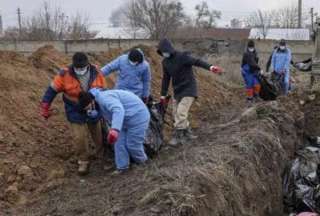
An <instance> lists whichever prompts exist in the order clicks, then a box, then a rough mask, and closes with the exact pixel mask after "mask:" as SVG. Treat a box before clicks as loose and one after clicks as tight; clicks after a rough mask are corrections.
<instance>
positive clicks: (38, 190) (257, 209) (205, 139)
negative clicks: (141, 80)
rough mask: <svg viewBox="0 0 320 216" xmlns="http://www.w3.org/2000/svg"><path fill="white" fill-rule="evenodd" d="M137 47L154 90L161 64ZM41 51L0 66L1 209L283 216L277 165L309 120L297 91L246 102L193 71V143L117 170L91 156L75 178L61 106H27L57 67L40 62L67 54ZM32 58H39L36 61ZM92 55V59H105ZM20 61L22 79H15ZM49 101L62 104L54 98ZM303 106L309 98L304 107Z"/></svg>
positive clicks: (297, 144)
mask: <svg viewBox="0 0 320 216" xmlns="http://www.w3.org/2000/svg"><path fill="white" fill-rule="evenodd" d="M50 49H51V48H50ZM145 49H146V50H145V53H146V56H147V58H149V59H150V61H151V62H152V64H153V67H154V70H153V72H154V74H153V77H154V80H153V87H154V88H153V90H154V93H156V92H157V91H158V90H159V89H158V88H159V87H160V79H161V73H159V72H160V61H159V58H158V57H157V56H156V54H155V50H152V49H148V48H145ZM43 51H46V50H43ZM52 52H54V51H53V50H51V51H50V52H49V53H52ZM115 52H119V51H115ZM44 53H45V54H42V55H39V56H38V57H37V58H36V59H32V58H31V60H32V62H34V64H35V65H34V66H29V64H30V59H28V60H27V59H25V58H23V57H22V56H16V57H14V58H15V60H14V61H13V62H12V64H11V63H10V62H7V65H0V66H1V67H3V70H4V69H6V68H11V69H10V70H9V71H8V73H2V74H1V75H2V77H1V78H6V81H5V82H1V86H4V84H6V85H8V87H6V88H3V91H2V93H0V98H1V99H2V100H5V101H6V106H2V107H1V108H2V109H0V111H1V112H0V118H2V119H4V121H1V122H2V123H3V124H1V123H0V127H1V129H2V131H1V133H0V147H1V148H2V149H3V151H2V154H3V156H4V157H3V158H4V160H3V159H0V164H1V165H2V166H1V167H0V168H1V169H0V174H1V173H2V175H0V180H1V181H0V189H1V191H4V193H3V194H1V195H0V215H1V216H2V215H10V216H11V215H19V216H20V215H22V216H23V215H35V216H36V215H39V216H40V215H50V216H58V215H67V216H68V215H70V216H73V215H95V216H96V215H97V216H100V215H123V216H124V215H133V216H141V215H148V216H149V215H151V216H152V215H168V216H169V215H181V216H189V215H190V216H191V215H199V216H207V215H213V216H216V215H217V216H219V215H221V216H222V215H223V216H229V215H230V216H231V215H237V216H238V215H240V216H242V215H243V216H251V215H252V216H260V215H261V216H264V215H266V216H267V215H270V216H271V215H272V216H274V215H282V213H283V206H282V192H281V181H282V178H281V177H282V176H281V175H282V170H283V169H284V167H285V166H286V164H287V162H288V161H289V160H290V159H292V158H293V157H294V152H295V150H296V149H297V148H299V147H300V146H301V145H302V143H303V142H302V137H303V134H304V123H305V122H308V120H305V119H304V113H303V112H302V111H301V107H299V95H297V94H294V95H291V96H290V97H289V98H280V99H279V101H276V102H260V103H259V104H258V105H256V106H254V107H252V108H250V109H247V108H246V106H245V104H244V101H243V95H242V93H240V91H239V89H238V88H233V87H230V86H228V85H225V84H223V83H221V82H220V81H219V80H216V79H212V77H211V76H208V75H203V74H202V73H199V74H197V76H198V79H199V81H200V82H201V83H202V85H201V86H200V95H201V96H200V98H199V100H198V101H197V102H196V103H195V106H194V107H193V110H192V119H193V121H192V123H193V126H195V127H196V131H195V132H196V133H197V134H198V135H199V138H198V139H197V140H195V141H192V142H189V143H185V144H184V145H182V146H179V147H178V148H167V147H166V146H165V147H164V148H163V149H162V151H161V152H160V154H159V156H158V157H156V158H155V159H153V160H151V161H150V163H149V164H147V165H146V166H145V167H137V166H134V167H133V168H132V169H131V170H130V171H129V172H128V173H126V174H124V175H121V176H112V175H111V170H105V169H104V164H103V163H101V161H99V160H96V161H95V162H94V163H93V165H92V167H91V173H90V175H89V176H87V177H85V178H80V177H78V176H77V174H76V173H75V170H76V160H75V158H74V157H73V156H72V155H73V148H72V145H71V143H70V140H71V137H70V136H69V135H68V133H66V131H67V130H68V125H66V124H65V123H64V117H63V113H62V112H59V113H58V115H57V116H56V117H55V118H54V120H53V121H52V122H48V123H45V124H44V123H43V122H41V120H40V119H39V117H38V116H37V115H36V113H34V110H36V109H37V104H38V98H40V96H41V93H42V91H43V90H42V89H43V88H45V86H46V85H47V83H48V81H49V78H50V77H52V75H53V73H52V72H54V71H55V70H56V69H57V68H56V66H55V65H56V64H57V63H55V64H54V65H53V67H48V68H43V66H41V61H46V62H49V63H50V62H55V61H56V62H58V65H59V67H60V64H61V63H64V61H62V60H64V59H65V58H66V57H65V56H62V55H61V54H59V53H56V54H55V56H54V57H55V58H56V59H55V60H54V61H53V60H51V59H52V58H49V57H50V56H48V52H44ZM10 55H13V54H10ZM111 56H112V55H111ZM0 57H1V56H0ZM40 57H41V58H40ZM2 58H3V59H4V58H7V54H6V55H5V56H4V57H3V56H2ZM10 58H12V57H10ZM39 58H40V60H41V59H42V60H41V61H40V63H39V61H35V60H38V59H39ZM91 58H92V60H94V59H98V57H97V56H91ZM99 58H100V59H99V60H97V63H99V62H103V61H106V59H105V58H110V56H107V57H105V55H103V54H101V55H100V56H99ZM48 59H49V61H48ZM108 60H110V59H108ZM59 62H60V63H59ZM49 63H45V65H46V66H47V65H48V64H49ZM21 67H22V68H24V69H25V68H27V71H28V74H30V76H29V75H28V76H27V78H26V77H23V76H21V69H20V68H21ZM25 71H26V69H25ZM17 77H18V78H19V79H18V80H17ZM39 78H40V79H39ZM2 80H3V79H2ZM26 80H27V81H28V82H30V84H32V85H31V86H32V88H31V91H30V86H29V85H28V83H26ZM21 83H26V84H25V85H24V84H23V85H22V84H21ZM8 88H9V89H8ZM17 89H18V92H17ZM7 94H9V96H10V97H8V95H7ZM30 100H31V101H32V102H31V103H29V102H30ZM26 104H27V105H26ZM308 106H310V108H308ZM20 107H25V108H26V109H20ZM55 108H56V109H58V110H62V107H61V101H59V100H58V101H57V105H56V106H55ZM311 108H314V105H312V104H309V105H307V106H306V107H305V109H306V110H310V109H311ZM19 111H20V112H19ZM303 111H305V110H303ZM312 118H313V117H310V118H307V119H309V121H310V122H311V119H312ZM310 129H312V128H311V127H310ZM8 198H9V199H8Z"/></svg>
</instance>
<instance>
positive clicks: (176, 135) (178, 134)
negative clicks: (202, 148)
mask: <svg viewBox="0 0 320 216" xmlns="http://www.w3.org/2000/svg"><path fill="white" fill-rule="evenodd" d="M183 133H184V130H175V131H174V132H173V134H172V138H171V140H170V141H169V145H171V146H177V145H179V144H182V140H181V138H182V137H183V136H184V134H183Z"/></svg>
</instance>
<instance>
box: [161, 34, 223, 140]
mask: <svg viewBox="0 0 320 216" xmlns="http://www.w3.org/2000/svg"><path fill="white" fill-rule="evenodd" d="M158 54H159V55H161V56H162V57H163V61H162V68H163V77H162V88H161V97H160V101H161V103H162V104H163V105H166V103H167V99H166V96H167V93H168V89H169V85H170V82H171V80H172V87H173V93H174V100H173V116H174V133H173V137H172V139H171V140H170V142H169V144H170V145H172V146H176V145H178V144H183V143H184V142H185V141H187V140H190V139H195V138H197V136H194V135H193V134H192V131H191V129H190V127H189V121H188V113H189V110H190V107H191V105H192V103H193V102H194V100H195V99H196V98H197V97H198V93H197V83H196V79H195V76H194V74H193V66H197V67H201V68H203V69H206V70H208V71H211V72H213V73H215V74H220V73H222V69H221V68H220V67H217V66H213V65H211V64H208V63H206V62H204V61H202V60H200V59H197V58H194V57H192V56H191V55H190V54H189V53H187V52H180V51H177V50H175V49H174V47H173V46H172V44H171V42H170V41H169V40H168V39H163V40H161V41H160V43H159V45H158Z"/></svg>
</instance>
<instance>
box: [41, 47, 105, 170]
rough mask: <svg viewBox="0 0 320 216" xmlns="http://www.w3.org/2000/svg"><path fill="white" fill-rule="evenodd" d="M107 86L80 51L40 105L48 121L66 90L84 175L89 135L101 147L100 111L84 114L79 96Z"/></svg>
mask: <svg viewBox="0 0 320 216" xmlns="http://www.w3.org/2000/svg"><path fill="white" fill-rule="evenodd" d="M95 87H99V88H104V87H106V83H105V79H104V77H103V75H102V73H101V71H100V70H99V69H98V68H97V67H96V66H94V65H92V64H90V63H89V61H88V57H87V56H86V55H85V54H84V53H81V52H78V53H75V54H74V55H73V57H72V65H70V66H69V67H67V68H64V69H62V70H61V71H60V72H59V74H57V75H56V76H55V77H54V79H53V81H52V82H51V84H50V86H49V87H48V88H47V90H46V92H45V94H44V96H43V97H42V101H41V104H40V114H41V115H42V116H43V117H44V118H45V119H46V120H47V119H48V118H49V117H50V115H51V111H50V106H51V104H52V102H53V100H54V99H55V97H56V96H57V94H58V93H63V102H64V107H65V112H66V116H67V120H68V121H69V122H70V123H71V124H70V125H71V132H72V135H73V139H74V143H75V147H76V153H77V156H78V164H79V167H78V173H79V174H80V175H85V174H87V173H88V171H89V157H90V151H89V143H90V140H89V139H90V136H91V137H92V139H93V141H94V142H95V144H96V145H97V148H96V149H97V150H98V151H99V150H101V147H102V134H101V125H100V123H99V120H100V117H99V115H98V112H97V111H92V112H90V113H83V112H82V110H81V109H80V105H79V95H80V93H81V92H87V91H89V90H90V89H91V88H95Z"/></svg>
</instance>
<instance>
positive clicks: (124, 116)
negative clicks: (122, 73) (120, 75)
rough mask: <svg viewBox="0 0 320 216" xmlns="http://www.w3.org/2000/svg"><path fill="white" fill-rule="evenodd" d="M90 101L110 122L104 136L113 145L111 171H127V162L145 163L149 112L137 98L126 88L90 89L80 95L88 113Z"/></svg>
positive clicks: (82, 105)
mask: <svg viewBox="0 0 320 216" xmlns="http://www.w3.org/2000/svg"><path fill="white" fill-rule="evenodd" d="M92 103H97V104H98V105H99V107H100V112H101V114H102V117H103V118H104V119H105V120H106V121H107V122H110V123H111V125H110V128H111V129H110V130H109V132H108V135H107V137H106V138H107V141H108V144H110V145H113V146H114V153H115V164H116V168H117V170H116V171H115V173H114V174H120V173H123V172H125V171H127V170H128V169H129V166H130V161H133V162H135V163H136V164H144V163H145V162H146V161H147V160H148V157H147V155H146V153H145V151H144V146H143V142H144V137H145V133H146V130H147V129H148V126H149V121H150V113H149V111H148V108H147V107H146V106H145V105H144V103H143V102H142V101H141V100H140V99H139V97H138V96H137V95H135V94H133V93H132V92H129V91H123V90H103V89H99V88H93V89H91V90H89V92H88V93H87V92H84V93H82V94H81V95H80V104H81V109H84V110H86V111H87V112H88V111H89V110H90V109H91V104H92Z"/></svg>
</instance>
